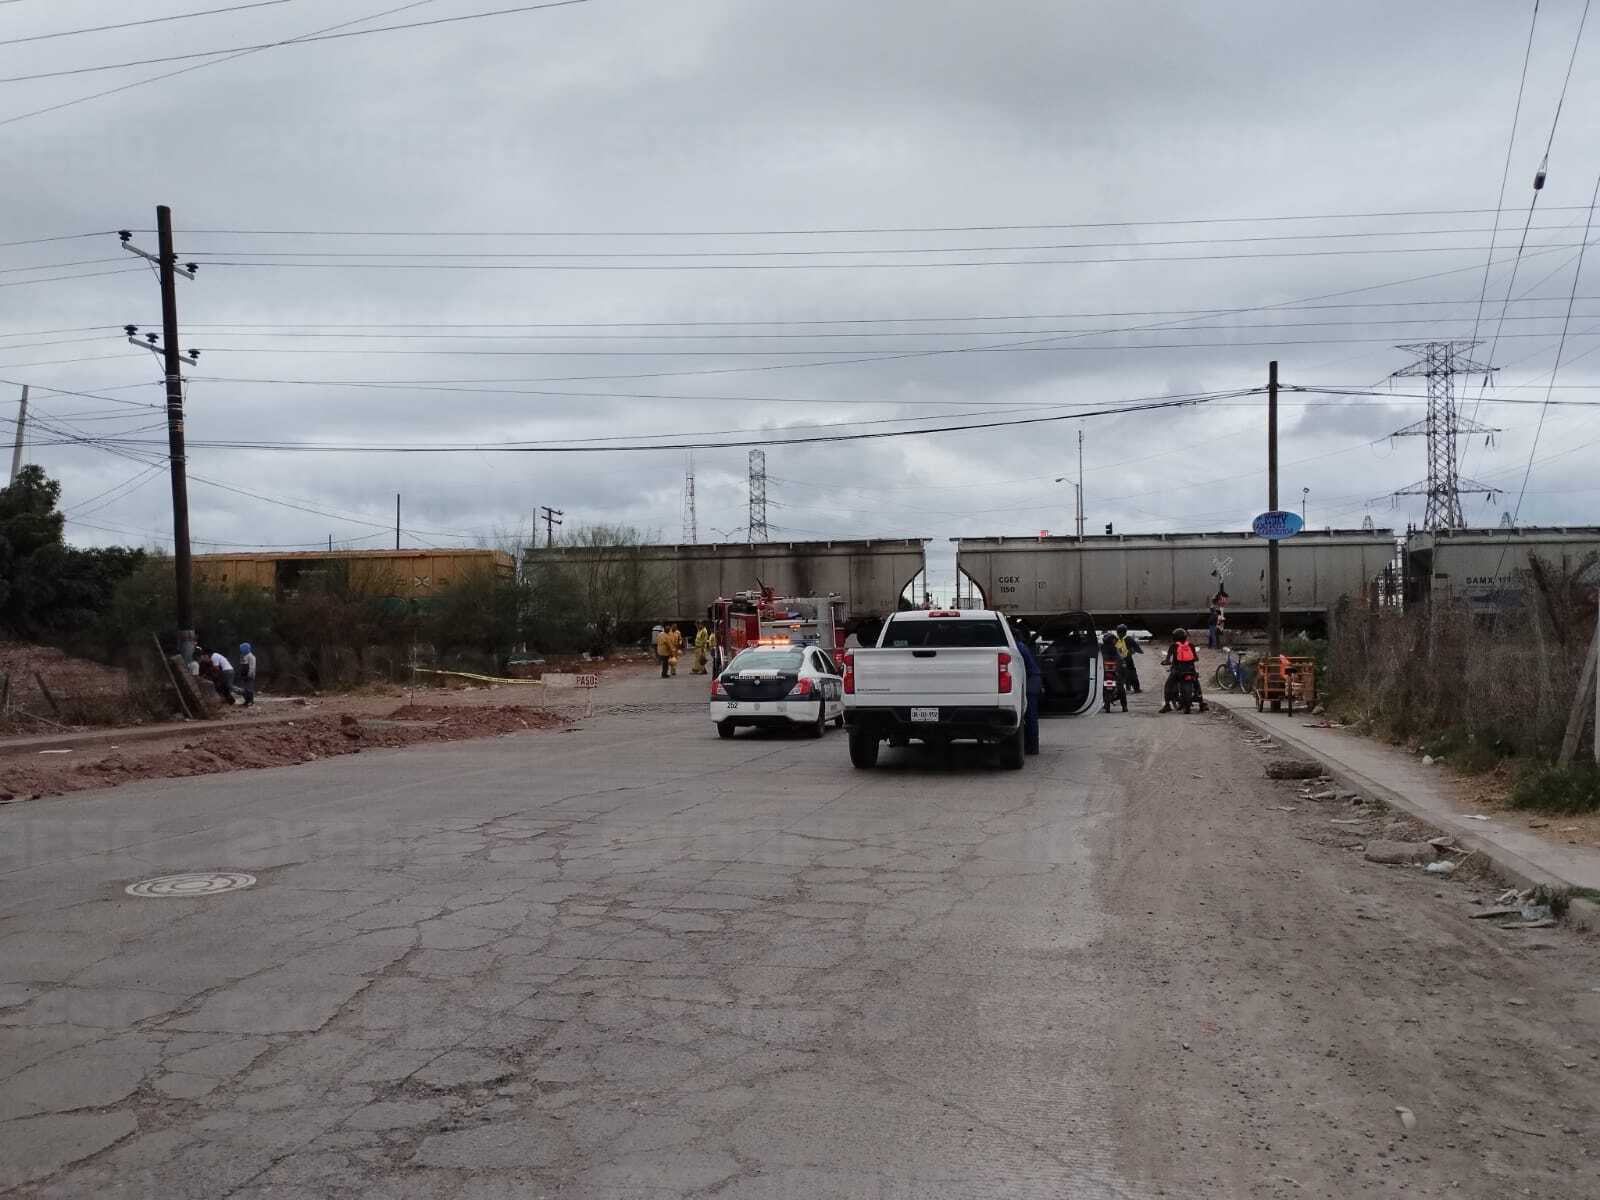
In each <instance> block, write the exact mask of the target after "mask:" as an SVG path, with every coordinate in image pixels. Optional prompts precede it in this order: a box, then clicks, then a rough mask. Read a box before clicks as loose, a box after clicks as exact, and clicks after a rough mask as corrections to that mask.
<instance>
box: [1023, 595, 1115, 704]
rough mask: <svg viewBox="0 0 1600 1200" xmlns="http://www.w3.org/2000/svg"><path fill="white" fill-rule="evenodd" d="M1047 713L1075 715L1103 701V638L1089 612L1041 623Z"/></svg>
mask: <svg viewBox="0 0 1600 1200" xmlns="http://www.w3.org/2000/svg"><path fill="white" fill-rule="evenodd" d="M1038 633H1039V642H1040V647H1041V654H1040V659H1039V665H1040V667H1041V669H1042V670H1043V671H1044V703H1043V708H1044V711H1045V712H1050V713H1059V714H1064V715H1066V716H1071V717H1076V716H1081V715H1082V714H1084V713H1086V712H1088V711H1089V710H1091V709H1092V708H1094V707H1095V705H1097V704H1098V703H1099V702H1100V638H1099V634H1098V633H1097V632H1096V630H1095V626H1094V618H1093V617H1092V616H1090V615H1089V614H1088V613H1086V612H1072V613H1062V614H1061V615H1060V616H1059V617H1052V618H1051V619H1050V620H1049V621H1047V622H1040V624H1039V628H1038Z"/></svg>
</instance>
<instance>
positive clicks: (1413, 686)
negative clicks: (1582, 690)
mask: <svg viewBox="0 0 1600 1200" xmlns="http://www.w3.org/2000/svg"><path fill="white" fill-rule="evenodd" d="M1591 566H1592V564H1585V565H1584V566H1582V567H1580V569H1579V570H1578V571H1568V572H1562V571H1560V570H1559V569H1558V568H1553V567H1551V565H1550V564H1548V563H1545V562H1543V561H1541V560H1539V559H1537V558H1535V559H1534V560H1533V566H1532V567H1531V568H1530V570H1529V571H1528V572H1527V576H1526V583H1527V586H1526V587H1525V588H1524V590H1523V593H1522V595H1523V601H1522V603H1521V604H1520V605H1518V606H1516V607H1513V608H1510V609H1502V610H1501V611H1500V612H1499V613H1497V614H1495V615H1493V616H1489V615H1485V614H1474V613H1473V612H1471V611H1470V610H1469V609H1468V608H1467V607H1466V606H1465V605H1463V604H1458V603H1451V602H1449V601H1445V600H1442V599H1436V600H1435V601H1434V603H1433V604H1432V605H1431V606H1426V605H1424V606H1419V607H1418V608H1416V609H1412V610H1408V611H1406V612H1403V613H1402V612H1397V611H1392V610H1386V611H1379V612H1373V611H1371V610H1366V609H1349V610H1347V611H1344V612H1342V613H1341V614H1340V618H1339V621H1338V622H1337V625H1336V627H1335V631H1334V637H1333V642H1332V645H1331V646H1330V649H1329V668H1330V680H1331V684H1332V696H1331V702H1332V706H1333V708H1334V710H1335V711H1336V712H1337V713H1338V714H1339V715H1340V716H1342V717H1344V718H1345V719H1346V720H1348V721H1350V722H1352V723H1356V724H1365V725H1369V726H1370V727H1371V728H1372V729H1373V730H1375V731H1377V732H1380V733H1384V734H1387V735H1389V736H1391V737H1395V738H1398V739H1402V740H1411V739H1417V740H1422V741H1424V743H1425V748H1428V749H1429V750H1430V752H1432V753H1435V754H1445V755H1447V756H1449V757H1450V758H1451V759H1452V761H1456V760H1458V759H1460V760H1465V762H1466V763H1467V764H1468V765H1472V766H1474V767H1475V768H1476V769H1480V770H1481V769H1485V768H1487V767H1488V766H1490V765H1492V763H1491V760H1490V758H1489V755H1488V753H1487V752H1493V754H1495V755H1502V756H1503V755H1523V756H1528V757H1537V758H1553V757H1554V756H1555V754H1556V752H1557V751H1558V749H1559V748H1560V745H1561V739H1562V735H1563V733H1564V732H1565V730H1566V724H1567V717H1568V714H1569V713H1570V712H1571V709H1572V704H1573V700H1574V697H1575V694H1576V692H1577V687H1578V677H1579V673H1580V672H1581V670H1582V666H1583V656H1584V653H1585V651H1586V650H1587V648H1588V644H1589V636H1590V634H1591V632H1592V631H1593V628H1594V625H1593V622H1594V614H1593V608H1592V606H1591V605H1589V604H1586V602H1585V591H1584V589H1585V583H1584V580H1583V579H1582V578H1580V576H1582V575H1583V573H1584V571H1587V570H1589V569H1590V567H1591Z"/></svg>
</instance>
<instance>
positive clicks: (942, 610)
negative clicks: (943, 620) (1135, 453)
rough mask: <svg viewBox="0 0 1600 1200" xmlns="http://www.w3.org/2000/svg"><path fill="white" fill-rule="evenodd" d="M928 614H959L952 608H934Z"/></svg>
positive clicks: (948, 615)
mask: <svg viewBox="0 0 1600 1200" xmlns="http://www.w3.org/2000/svg"><path fill="white" fill-rule="evenodd" d="M928 615H929V616H930V617H959V616H960V615H961V614H960V612H958V611H957V610H956V609H953V608H935V609H933V610H931V611H930V612H929V613H928Z"/></svg>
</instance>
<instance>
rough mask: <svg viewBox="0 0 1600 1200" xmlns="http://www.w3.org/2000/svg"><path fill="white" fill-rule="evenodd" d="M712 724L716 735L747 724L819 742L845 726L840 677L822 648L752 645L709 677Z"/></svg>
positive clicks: (836, 668)
mask: <svg viewBox="0 0 1600 1200" xmlns="http://www.w3.org/2000/svg"><path fill="white" fill-rule="evenodd" d="M711 720H712V722H713V723H714V724H715V725H716V727H717V736H718V737H724V738H731V737H732V736H733V735H734V732H735V731H736V730H737V729H738V728H739V727H740V726H744V725H748V726H755V727H758V728H759V727H766V728H769V729H773V728H776V729H801V730H804V731H805V733H806V734H807V735H808V736H810V737H818V738H819V737H821V736H822V735H823V734H824V733H826V732H827V730H828V726H829V724H832V725H834V726H838V727H842V726H843V725H844V678H843V676H842V674H841V673H840V671H839V668H838V665H837V664H836V663H835V662H834V661H833V659H832V658H831V657H829V655H828V653H827V652H826V651H825V650H823V649H822V648H821V647H820V646H802V645H775V646H774V645H768V646H751V647H750V648H748V649H746V650H741V651H740V652H739V654H738V656H737V657H735V658H734V660H733V661H732V662H730V663H729V664H728V665H727V666H726V667H724V668H723V669H722V671H721V672H720V673H719V674H716V675H713V676H712V677H711Z"/></svg>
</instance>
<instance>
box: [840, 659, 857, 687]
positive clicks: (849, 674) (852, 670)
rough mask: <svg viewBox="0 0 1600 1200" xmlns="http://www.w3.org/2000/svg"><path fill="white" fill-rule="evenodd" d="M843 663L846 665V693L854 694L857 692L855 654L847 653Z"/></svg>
mask: <svg viewBox="0 0 1600 1200" xmlns="http://www.w3.org/2000/svg"><path fill="white" fill-rule="evenodd" d="M842 665H843V667H844V694H845V695H846V696H854V695H855V694H856V657H855V655H853V654H846V655H845V656H844V659H843V662H842Z"/></svg>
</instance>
